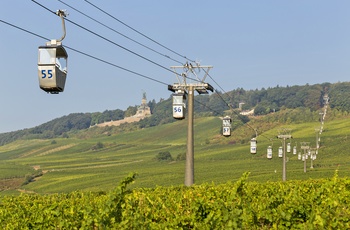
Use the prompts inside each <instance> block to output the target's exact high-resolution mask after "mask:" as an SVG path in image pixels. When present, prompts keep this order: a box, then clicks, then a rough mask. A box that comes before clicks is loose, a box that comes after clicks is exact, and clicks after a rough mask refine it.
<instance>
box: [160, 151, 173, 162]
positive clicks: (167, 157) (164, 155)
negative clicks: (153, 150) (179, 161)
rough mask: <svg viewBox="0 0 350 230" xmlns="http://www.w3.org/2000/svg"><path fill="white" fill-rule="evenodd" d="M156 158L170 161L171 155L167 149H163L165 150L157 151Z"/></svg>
mask: <svg viewBox="0 0 350 230" xmlns="http://www.w3.org/2000/svg"><path fill="white" fill-rule="evenodd" d="M156 159H157V160H158V161H172V160H173V157H172V156H171V154H170V152H169V151H165V152H159V153H158V154H157V156H156Z"/></svg>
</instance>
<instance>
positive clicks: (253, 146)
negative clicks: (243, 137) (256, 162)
mask: <svg viewBox="0 0 350 230" xmlns="http://www.w3.org/2000/svg"><path fill="white" fill-rule="evenodd" d="M257 143H258V141H257V140H256V138H252V139H251V140H250V153H251V154H256V150H257V146H256V145H257Z"/></svg>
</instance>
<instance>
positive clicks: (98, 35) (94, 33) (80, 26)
mask: <svg viewBox="0 0 350 230" xmlns="http://www.w3.org/2000/svg"><path fill="white" fill-rule="evenodd" d="M32 2H34V3H36V4H37V5H39V6H41V7H42V8H44V9H46V10H47V11H49V12H51V13H53V14H56V12H54V11H52V10H50V9H49V8H47V7H45V6H44V5H42V4H40V3H38V2H37V1H35V0H32ZM65 20H66V21H68V22H70V23H72V24H73V25H75V26H77V27H79V28H81V29H83V30H85V31H87V32H89V33H91V34H93V35H95V36H97V37H99V38H101V39H103V40H105V41H107V42H109V43H111V44H113V45H115V46H118V47H119V48H121V49H123V50H125V51H128V52H129V53H132V54H134V55H136V56H138V57H140V58H142V59H144V60H146V61H148V62H150V63H152V64H154V65H156V66H158V67H160V68H162V69H165V70H167V71H169V72H171V73H174V74H176V75H179V74H178V73H176V72H175V71H172V70H171V69H168V68H167V67H165V66H162V65H161V64H159V63H157V62H155V61H152V60H150V59H148V58H146V57H144V56H142V55H141V54H138V53H136V52H134V51H132V50H130V49H128V48H126V47H124V46H122V45H119V44H118V43H116V42H114V41H112V40H110V39H108V38H106V37H104V36H102V35H100V34H98V33H96V32H94V31H92V30H90V29H88V28H86V27H84V26H82V25H79V24H78V23H75V22H73V21H72V20H70V19H67V18H66V19H65Z"/></svg>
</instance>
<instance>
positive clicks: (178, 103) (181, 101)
mask: <svg viewBox="0 0 350 230" xmlns="http://www.w3.org/2000/svg"><path fill="white" fill-rule="evenodd" d="M185 102H186V94H185V92H184V91H181V90H178V91H177V92H176V93H173V117H174V118H175V119H179V120H181V119H184V118H185V112H186V111H185V109H186V103H185Z"/></svg>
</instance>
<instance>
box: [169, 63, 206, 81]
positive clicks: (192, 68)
mask: <svg viewBox="0 0 350 230" xmlns="http://www.w3.org/2000/svg"><path fill="white" fill-rule="evenodd" d="M170 68H171V69H173V70H174V72H175V73H176V70H177V69H182V70H183V73H182V74H176V78H177V80H178V82H179V84H180V85H183V84H185V85H186V83H187V80H188V79H189V78H188V75H190V74H192V75H194V76H195V79H194V78H192V80H194V81H197V82H202V83H204V81H205V79H206V77H207V76H208V74H209V70H210V69H211V68H213V66H209V65H207V66H202V65H200V64H198V63H197V64H196V65H192V64H191V63H190V64H188V63H186V64H184V65H183V66H170ZM201 70H204V72H205V74H204V76H203V78H202V79H200V78H199V76H198V73H199V72H200V71H201ZM197 72H198V73H197ZM180 76H181V77H180Z"/></svg>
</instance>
